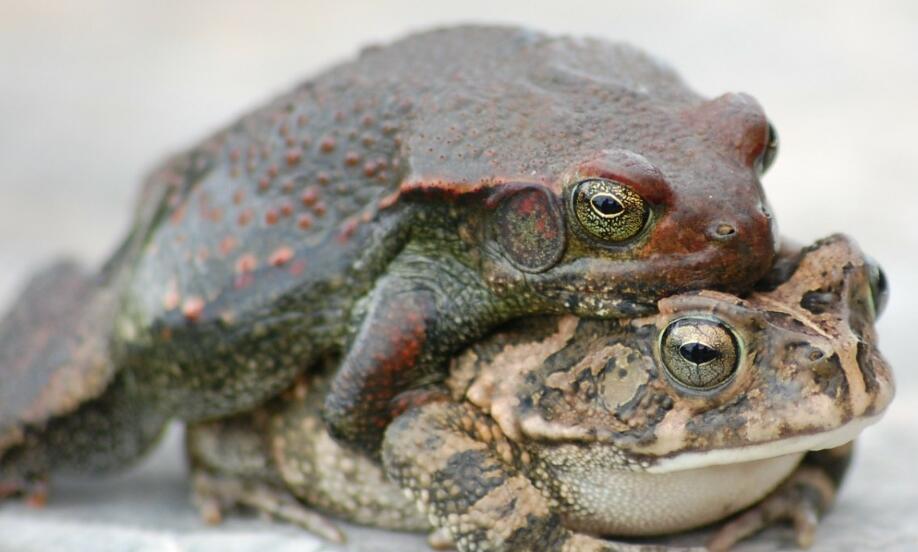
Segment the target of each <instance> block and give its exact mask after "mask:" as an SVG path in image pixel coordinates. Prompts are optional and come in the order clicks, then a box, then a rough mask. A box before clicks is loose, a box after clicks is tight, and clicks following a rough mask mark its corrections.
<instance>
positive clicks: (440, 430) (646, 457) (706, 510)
mask: <svg viewBox="0 0 918 552" xmlns="http://www.w3.org/2000/svg"><path fill="white" fill-rule="evenodd" d="M879 280H880V276H879V273H878V272H877V270H876V268H875V267H874V265H872V264H871V263H869V262H868V261H866V260H865V258H864V256H863V255H862V254H861V253H860V251H859V250H858V249H857V246H856V245H855V244H854V243H853V242H851V241H850V240H848V239H847V238H845V237H843V236H833V237H830V238H827V239H826V240H822V241H820V242H817V244H815V245H813V246H810V247H808V248H806V249H803V250H802V251H798V252H797V253H788V254H785V255H784V256H783V257H782V258H781V260H780V262H779V263H777V264H776V266H775V269H774V271H773V272H772V273H771V274H770V275H769V277H768V278H766V279H765V280H763V282H762V283H761V286H760V288H761V289H760V290H759V291H757V292H756V293H753V294H752V295H750V296H748V297H746V298H743V299H740V298H738V297H735V296H732V295H728V294H724V293H718V292H710V291H703V292H692V293H687V294H682V295H677V296H673V297H670V298H667V299H664V300H662V301H660V313H659V314H656V315H652V316H648V317H643V318H637V319H634V320H631V321H622V320H596V319H592V320H590V319H578V318H574V317H571V316H560V317H547V318H532V319H527V320H522V321H518V322H514V323H512V324H511V325H510V326H509V327H505V329H503V330H502V331H499V332H497V333H495V334H493V335H491V336H490V337H488V338H486V339H484V340H482V341H481V342H479V343H476V344H474V345H472V346H471V347H470V348H469V349H468V350H466V351H465V352H464V353H462V354H461V355H459V356H457V357H456V358H455V359H454V360H453V362H452V367H451V371H450V377H449V379H448V380H447V381H446V384H445V386H440V385H435V386H432V387H430V388H429V389H428V392H427V395H426V396H425V397H424V399H423V400H419V401H417V404H415V405H414V406H410V407H408V408H407V411H406V412H404V413H403V414H402V415H400V416H399V417H398V418H396V419H395V421H394V422H393V423H392V424H391V425H390V427H389V428H388V429H387V431H386V433H385V440H384V443H383V454H382V460H383V465H384V470H385V472H386V473H387V474H388V476H389V478H390V479H391V480H392V481H394V482H395V483H397V485H398V486H399V487H401V488H402V489H404V490H406V491H407V492H408V494H409V495H410V496H411V498H412V499H413V500H414V501H417V504H418V506H419V507H420V509H421V510H422V511H423V512H424V513H425V514H426V515H427V516H428V518H429V523H430V524H431V526H432V527H433V528H436V529H441V530H444V529H445V531H446V532H447V534H448V535H449V536H450V538H451V539H452V540H453V541H454V542H455V544H456V545H457V546H458V548H459V550H462V551H466V550H536V549H539V550H643V549H655V548H651V547H643V546H636V545H627V544H621V543H615V542H610V541H605V540H601V539H598V538H596V537H594V536H592V535H603V534H620V535H621V534H625V535H648V534H659V533H666V532H672V531H676V530H681V529H685V528H689V527H694V526H698V525H703V524H707V523H710V522H712V521H716V520H718V519H722V518H724V517H726V516H729V515H730V514H731V513H733V512H736V511H739V510H742V509H744V508H747V507H749V506H750V505H753V504H755V505H754V506H753V507H752V508H751V509H749V510H747V512H746V513H744V514H742V515H741V516H739V517H738V518H735V519H734V520H732V521H730V522H728V523H727V524H726V525H725V526H724V527H723V528H722V529H720V530H719V532H718V533H717V534H716V535H715V537H714V539H713V540H712V541H711V543H710V544H709V546H710V548H711V549H712V550H726V549H728V548H729V547H730V546H732V545H733V544H734V543H735V542H736V541H737V540H740V539H742V538H744V537H745V536H748V535H749V534H751V533H753V532H755V531H757V530H759V529H761V528H762V527H764V526H766V525H769V524H771V523H775V522H778V521H782V520H788V519H789V520H792V521H793V523H794V524H795V528H796V532H797V533H796V534H797V539H798V543H799V544H801V545H806V544H807V543H809V542H811V539H812V535H813V529H814V527H815V525H816V523H817V521H818V517H819V516H820V515H821V514H822V513H823V512H825V511H826V509H827V508H828V507H829V506H830V505H831V504H832V502H833V500H834V496H835V489H836V488H837V486H838V484H839V483H840V481H841V478H842V475H843V474H844V471H845V469H846V467H847V464H848V459H849V457H850V454H851V443H850V441H851V440H852V439H853V438H854V437H855V436H856V435H857V433H858V432H859V431H860V430H861V429H862V427H863V424H864V423H869V422H872V421H874V420H875V419H876V418H878V417H879V416H880V415H881V414H882V412H883V411H884V409H885V408H886V406H887V405H888V404H889V402H890V400H891V399H892V395H893V380H892V374H891V372H890V371H889V367H888V365H887V364H886V362H885V361H884V360H883V358H882V357H881V356H880V354H879V352H878V351H877V350H876V347H875V344H876V334H875V331H874V328H873V323H874V321H875V319H876V316H877V314H878V312H879V310H881V308H882V295H883V293H882V290H881V287H882V286H881V282H880V281H879ZM691 317H695V318H703V319H706V320H716V321H719V323H723V324H725V325H726V326H728V327H729V328H732V331H734V332H735V333H736V335H737V336H738V340H739V343H740V345H739V346H740V352H741V354H740V355H739V356H740V359H739V361H738V366H737V367H736V370H735V372H734V373H733V375H732V376H731V377H730V378H729V379H728V380H726V381H725V382H724V383H723V384H721V385H720V386H717V387H715V388H713V389H710V390H698V389H691V388H688V387H686V386H684V385H681V384H680V383H679V382H677V381H676V380H674V379H673V376H672V375H671V374H670V372H669V371H668V369H667V368H666V367H665V366H664V365H663V362H662V361H661V360H660V358H661V357H660V353H659V347H660V345H659V343H660V339H661V338H660V336H661V335H662V334H663V333H664V331H665V329H666V328H667V327H668V326H669V325H670V324H672V323H673V322H674V321H677V320H685V319H687V318H691ZM323 385H324V383H323V382H322V381H321V380H318V381H317V383H316V384H315V385H313V384H309V383H307V382H305V381H303V382H301V383H300V384H298V385H297V386H296V387H295V388H294V390H293V391H291V392H289V393H288V394H286V395H284V396H282V397H281V398H280V399H277V400H275V401H273V402H272V403H270V405H269V406H268V407H266V408H264V409H259V410H257V411H256V413H255V414H251V415H248V416H247V417H245V416H240V417H237V418H233V419H231V420H229V421H214V422H210V423H207V424H199V425H197V426H195V427H193V428H192V429H191V431H190V434H189V443H190V446H189V450H190V451H191V452H192V458H193V460H194V462H195V466H196V469H198V470H201V471H203V472H209V473H213V474H221V475H222V476H224V477H226V476H229V477H233V476H236V477H239V476H240V468H239V466H240V465H241V464H244V462H240V461H239V460H238V458H239V457H240V456H246V457H252V456H255V457H259V458H262V460H259V462H257V464H258V465H261V466H271V467H270V468H260V469H259V470H258V471H257V472H251V471H250V472H247V473H244V474H242V475H241V477H243V478H250V479H256V480H262V481H270V482H272V484H274V485H278V482H280V485H279V487H278V488H277V492H278V493H283V492H287V491H289V492H291V493H293V494H294V495H296V496H297V497H300V498H301V499H302V500H303V501H304V502H305V503H307V504H309V505H311V506H313V507H316V508H319V509H322V510H324V511H327V512H330V513H333V514H335V515H337V516H343V517H345V518H348V519H355V520H358V521H360V522H361V523H371V524H376V523H379V524H381V525H384V526H387V527H392V526H393V519H396V520H397V519H399V518H403V519H406V520H409V521H406V522H405V525H404V527H403V528H415V525H414V524H415V523H416V518H415V517H413V516H412V515H411V512H410V508H408V507H407V506H405V505H404V504H403V503H400V502H398V498H399V497H398V493H397V488H396V486H395V485H391V486H390V487H386V486H384V485H383V484H376V485H373V486H371V488H370V489H362V485H363V482H364V481H366V480H367V479H375V478H377V477H379V475H378V474H376V473H374V470H379V468H378V467H377V466H376V465H375V464H364V465H363V466H364V469H362V470H356V471H355V470H348V469H346V470H344V472H345V473H344V474H334V476H333V477H329V474H330V473H334V471H335V470H334V469H333V468H332V469H329V468H328V466H330V465H331V466H333V465H335V464H340V465H343V466H351V467H353V466H354V461H353V460H352V461H347V462H345V461H342V460H341V458H342V455H343V456H348V455H351V454H352V453H350V452H349V451H348V450H347V449H344V448H342V447H340V446H338V445H336V444H334V443H333V442H332V441H331V440H329V438H328V436H327V435H325V434H324V432H322V431H321V425H320V423H319V421H318V410H317V409H315V408H312V409H309V408H304V406H303V404H304V403H309V402H310V401H313V400H316V398H317V397H321V396H322V394H323V393H324V389H323ZM310 397H312V398H310ZM245 424H257V426H256V427H255V428H254V431H253V430H252V429H249V430H248V436H247V437H243V438H240V437H239V435H238V434H236V435H234V434H233V432H234V431H237V430H238V428H239V427H240V425H245ZM317 429H318V430H319V433H316V430H317ZM840 431H841V432H843V434H840V433H839V432H840ZM252 435H256V436H258V438H259V439H262V441H261V442H262V443H263V447H262V451H268V452H258V447H254V446H251V445H248V446H241V445H239V444H238V443H246V442H250V441H251V439H252ZM323 442H324V443H326V444H329V446H328V447H327V448H326V451H325V453H324V454H323V455H317V454H316V450H317V448H318V446H317V444H316V443H323ZM215 443H219V445H217V444H215ZM813 449H827V450H813ZM232 450H245V451H246V454H245V455H240V454H237V453H233V452H228V451H232ZM321 456H325V457H326V458H325V459H323V458H322V457H321ZM265 458H267V459H265ZM356 458H360V460H359V461H365V460H364V459H363V458H361V457H359V456H356ZM328 459H331V460H328ZM322 478H328V481H325V482H324V483H323V482H322V481H320V480H321V479H322ZM744 484H745V485H748V486H749V488H748V489H745V490H741V489H740V487H742V486H743V485H744ZM331 488H334V491H332V492H329V489H331ZM284 489H286V490H284ZM368 491H369V492H368ZM769 493H770V494H769ZM379 494H384V495H386V496H388V497H389V498H387V499H385V501H387V502H390V503H391V504H393V505H394V506H393V507H391V508H389V509H387V510H386V512H385V513H384V514H383V517H381V518H379V521H378V522H377V521H374V518H373V516H372V515H368V512H367V509H368V508H372V506H371V504H372V503H374V502H375V501H379V499H378V498H377V496H378V495H379ZM362 496H366V497H367V498H365V499H363V500H361V499H359V498H357V497H362ZM239 501H240V502H244V500H239ZM330 501H331V502H330ZM343 503H350V504H351V505H352V506H356V507H355V508H342V504H343ZM408 504H411V502H408ZM406 508H407V510H406ZM280 517H286V518H287V519H290V516H280ZM368 520H369V521H368ZM395 525H396V526H397V524H395Z"/></svg>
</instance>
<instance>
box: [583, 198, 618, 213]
mask: <svg viewBox="0 0 918 552" xmlns="http://www.w3.org/2000/svg"><path fill="white" fill-rule="evenodd" d="M590 202H591V203H593V207H596V209H597V210H598V211H599V212H600V213H602V214H604V215H617V214H619V213H621V212H622V211H624V210H625V208H624V207H622V204H621V203H619V202H618V200H617V199H615V198H614V197H612V196H610V195H605V194H597V195H594V196H593V199H591V200H590Z"/></svg>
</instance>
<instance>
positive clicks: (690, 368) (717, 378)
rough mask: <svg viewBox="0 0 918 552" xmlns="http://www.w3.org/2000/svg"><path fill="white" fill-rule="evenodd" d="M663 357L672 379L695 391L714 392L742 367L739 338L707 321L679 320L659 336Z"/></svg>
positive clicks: (718, 325)
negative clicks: (708, 390) (705, 390)
mask: <svg viewBox="0 0 918 552" xmlns="http://www.w3.org/2000/svg"><path fill="white" fill-rule="evenodd" d="M660 356H661V358H662V360H663V365H664V366H665V368H666V372H667V373H668V374H669V376H670V377H671V378H672V379H674V380H676V381H677V382H678V383H680V384H682V385H684V386H686V387H690V388H692V389H712V388H714V387H717V386H719V385H721V384H722V383H724V382H726V381H727V380H729V379H730V377H731V376H732V375H733V374H734V373H735V372H736V369H737V367H738V366H739V345H738V340H737V337H736V335H735V334H734V333H733V330H731V329H730V328H729V327H727V326H726V325H725V324H722V323H720V322H717V321H715V320H711V319H708V318H680V319H679V320H676V321H674V322H672V323H671V324H670V325H669V326H667V328H666V329H665V330H664V331H663V333H662V335H661V336H660Z"/></svg>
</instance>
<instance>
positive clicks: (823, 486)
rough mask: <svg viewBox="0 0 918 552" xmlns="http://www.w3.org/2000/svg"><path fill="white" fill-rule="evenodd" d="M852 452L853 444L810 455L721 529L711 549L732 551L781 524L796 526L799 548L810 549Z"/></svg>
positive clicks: (795, 531) (710, 542)
mask: <svg viewBox="0 0 918 552" xmlns="http://www.w3.org/2000/svg"><path fill="white" fill-rule="evenodd" d="M853 451H854V443H848V444H846V445H842V446H840V447H836V448H833V449H828V450H820V451H814V452H810V453H808V454H807V455H806V456H805V457H804V458H803V461H802V462H801V463H800V466H799V467H798V468H797V470H796V471H794V473H792V474H791V476H790V477H788V478H787V481H785V482H784V483H782V484H781V486H780V487H778V488H777V489H775V490H774V491H773V492H772V493H771V494H770V495H768V496H767V497H765V498H764V499H763V500H762V501H761V502H759V503H758V504H756V505H755V506H753V507H752V508H750V509H748V510H746V511H745V512H743V513H742V514H740V515H739V516H738V517H736V518H735V519H733V520H731V521H729V522H727V523H726V524H725V525H724V526H723V527H721V528H720V529H719V530H718V531H717V533H715V535H714V537H713V538H712V539H711V540H710V541H709V542H708V548H709V549H710V550H711V551H712V552H720V551H724V550H729V549H730V548H731V547H733V546H734V545H735V544H736V543H737V542H739V541H741V540H743V539H745V538H746V537H748V536H750V535H752V534H754V533H757V532H758V531H761V530H762V529H765V528H767V527H769V526H771V525H774V524H776V523H780V522H782V521H789V522H790V523H791V524H793V527H794V535H795V538H796V541H797V546H799V547H801V548H809V547H810V546H811V545H812V544H813V537H814V534H815V532H816V527H817V526H818V525H819V518H820V517H822V516H823V515H824V514H825V513H826V511H828V509H829V508H831V507H832V504H833V503H834V502H835V496H836V494H837V493H838V487H839V485H841V481H842V478H843V477H844V475H845V472H846V471H847V469H848V466H849V464H850V463H851V455H852V453H853Z"/></svg>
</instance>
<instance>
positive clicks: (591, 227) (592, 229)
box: [573, 179, 650, 242]
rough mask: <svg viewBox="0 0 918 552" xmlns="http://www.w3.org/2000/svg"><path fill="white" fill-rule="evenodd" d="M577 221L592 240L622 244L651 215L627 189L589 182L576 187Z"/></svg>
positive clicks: (623, 186)
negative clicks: (593, 238)
mask: <svg viewBox="0 0 918 552" xmlns="http://www.w3.org/2000/svg"><path fill="white" fill-rule="evenodd" d="M573 210H574V214H575V215H576V216H577V221H578V222H579V223H580V226H581V227H583V229H584V230H586V231H587V232H589V233H590V234H591V235H592V236H594V237H596V238H598V239H600V240H603V241H607V242H622V241H625V240H628V239H631V238H633V237H634V236H636V235H637V234H638V233H639V232H640V231H641V229H643V228H644V225H645V224H647V219H648V216H649V214H650V208H649V207H648V205H647V203H646V202H645V201H644V199H643V198H642V197H641V196H639V195H638V194H637V193H635V192H634V190H632V189H631V188H629V187H628V186H625V185H624V184H620V183H618V182H615V181H613V180H600V179H591V180H584V181H583V182H581V183H579V184H578V185H577V188H576V189H575V190H574V194H573Z"/></svg>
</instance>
